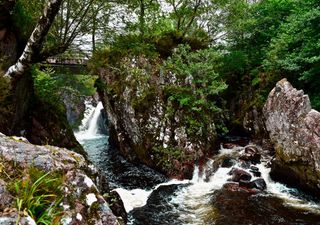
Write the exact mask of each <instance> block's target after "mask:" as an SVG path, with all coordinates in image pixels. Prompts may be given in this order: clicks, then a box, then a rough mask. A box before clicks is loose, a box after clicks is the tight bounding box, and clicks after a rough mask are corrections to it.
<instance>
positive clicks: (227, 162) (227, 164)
mask: <svg viewBox="0 0 320 225" xmlns="http://www.w3.org/2000/svg"><path fill="white" fill-rule="evenodd" d="M236 163H237V161H236V160H234V159H232V158H225V159H224V160H223V162H222V164H221V167H225V168H230V167H232V166H234V165H235V164H236Z"/></svg>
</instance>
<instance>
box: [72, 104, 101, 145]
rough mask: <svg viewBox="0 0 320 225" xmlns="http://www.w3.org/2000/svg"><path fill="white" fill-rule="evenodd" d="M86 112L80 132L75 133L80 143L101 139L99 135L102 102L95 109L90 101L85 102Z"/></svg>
mask: <svg viewBox="0 0 320 225" xmlns="http://www.w3.org/2000/svg"><path fill="white" fill-rule="evenodd" d="M85 105H86V110H85V113H84V118H83V120H82V121H81V126H80V127H79V132H76V133H75V136H76V138H77V139H78V141H80V142H81V140H86V139H95V138H98V137H101V134H99V123H98V120H99V117H100V116H101V110H102V109H103V105H102V102H101V101H99V102H98V104H97V106H96V107H94V106H93V105H92V104H91V103H90V102H89V101H86V102H85Z"/></svg>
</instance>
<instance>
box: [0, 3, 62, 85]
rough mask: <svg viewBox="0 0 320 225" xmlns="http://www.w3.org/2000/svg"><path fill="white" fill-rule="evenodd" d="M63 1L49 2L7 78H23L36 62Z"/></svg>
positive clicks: (7, 73)
mask: <svg viewBox="0 0 320 225" xmlns="http://www.w3.org/2000/svg"><path fill="white" fill-rule="evenodd" d="M61 3H62V0H48V3H47V6H46V7H45V8H44V10H43V13H42V16H41V17H40V19H39V21H38V23H37V25H36V27H35V28H34V30H33V32H32V34H31V36H30V38H29V40H28V42H27V45H26V47H25V49H24V51H23V53H22V55H21V56H20V58H19V59H18V61H17V63H16V64H14V65H12V66H11V67H10V68H9V69H8V71H7V72H6V74H5V77H7V78H9V79H11V78H12V77H15V76H21V75H22V74H23V73H24V72H25V71H26V69H28V68H29V67H30V66H31V65H32V63H33V62H34V61H33V60H34V58H35V57H36V55H37V54H38V53H39V52H40V51H41V49H42V46H43V42H44V39H45V37H46V35H47V34H48V32H49V29H50V27H51V25H52V23H53V21H54V18H55V16H56V15H57V13H58V12H59V8H60V5H61Z"/></svg>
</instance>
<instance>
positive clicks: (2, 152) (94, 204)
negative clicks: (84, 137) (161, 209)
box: [0, 134, 119, 225]
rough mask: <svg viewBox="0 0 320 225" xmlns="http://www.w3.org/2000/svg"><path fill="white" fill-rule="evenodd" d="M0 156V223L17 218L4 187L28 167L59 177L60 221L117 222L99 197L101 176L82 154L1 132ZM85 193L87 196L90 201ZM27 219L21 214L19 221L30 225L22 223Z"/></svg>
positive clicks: (105, 189) (115, 224)
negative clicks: (34, 143) (36, 143)
mask: <svg viewBox="0 0 320 225" xmlns="http://www.w3.org/2000/svg"><path fill="white" fill-rule="evenodd" d="M0 159H1V160H0V175H1V176H0V178H1V179H0V199H1V200H0V220H1V221H4V222H3V223H1V224H11V223H10V221H11V220H13V221H14V222H15V221H17V218H18V215H19V212H18V211H17V210H15V209H14V205H15V201H16V197H15V196H13V195H12V194H11V193H10V192H9V191H8V188H9V189H10V182H16V181H15V179H20V177H22V178H23V179H24V177H27V176H28V174H24V171H28V170H27V169H28V168H30V167H34V168H36V169H38V170H39V171H44V172H45V173H46V172H50V173H52V174H59V176H60V177H61V178H62V180H63V183H62V187H61V190H62V199H61V203H60V204H59V207H61V208H62V209H63V213H62V216H61V218H60V221H61V224H68V225H69V224H92V225H93V224H110V225H111V224H112V225H117V224H119V222H118V220H117V217H116V216H115V215H114V214H113V212H112V211H111V209H110V208H109V205H108V203H107V201H106V200H105V198H104V197H103V195H104V194H105V192H106V191H108V190H107V188H106V187H103V188H101V183H99V181H100V182H101V181H103V180H104V179H105V178H104V179H103V177H102V175H101V174H99V172H98V170H97V169H95V168H94V167H93V166H92V165H89V164H88V163H87V162H86V161H85V159H84V157H83V156H81V155H79V154H77V153H75V152H72V151H69V150H67V149H63V148H58V147H54V146H37V145H32V144H30V143H28V142H25V141H23V140H22V141H21V140H15V139H14V138H11V137H7V136H5V135H2V134H1V135H0ZM18 173H21V174H20V175H17V174H18ZM57 188H58V187H57ZM86 196H90V199H89V200H90V202H89V200H88V199H86ZM93 196H94V198H93ZM93 199H94V201H93ZM88 202H89V203H90V204H87V203H88ZM8 218H9V219H8ZM10 218H11V219H10ZM80 218H81V219H80ZM27 220H28V218H27V217H23V216H22V217H21V220H20V223H19V224H32V223H27V222H23V221H27Z"/></svg>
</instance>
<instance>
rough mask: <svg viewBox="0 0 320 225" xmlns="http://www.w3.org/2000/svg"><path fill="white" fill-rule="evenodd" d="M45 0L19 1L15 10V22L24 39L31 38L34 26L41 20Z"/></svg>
mask: <svg viewBox="0 0 320 225" xmlns="http://www.w3.org/2000/svg"><path fill="white" fill-rule="evenodd" d="M44 2H45V1H44V0H40V1H39V0H38V1H34V0H18V1H17V2H16V4H15V7H14V9H13V12H12V14H13V16H12V17H13V21H14V24H15V26H16V27H18V28H19V32H20V35H21V36H22V38H23V39H27V38H29V36H30V34H31V32H32V31H33V29H34V26H35V24H36V22H37V20H38V19H39V17H40V15H41V12H42V9H43V5H44Z"/></svg>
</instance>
